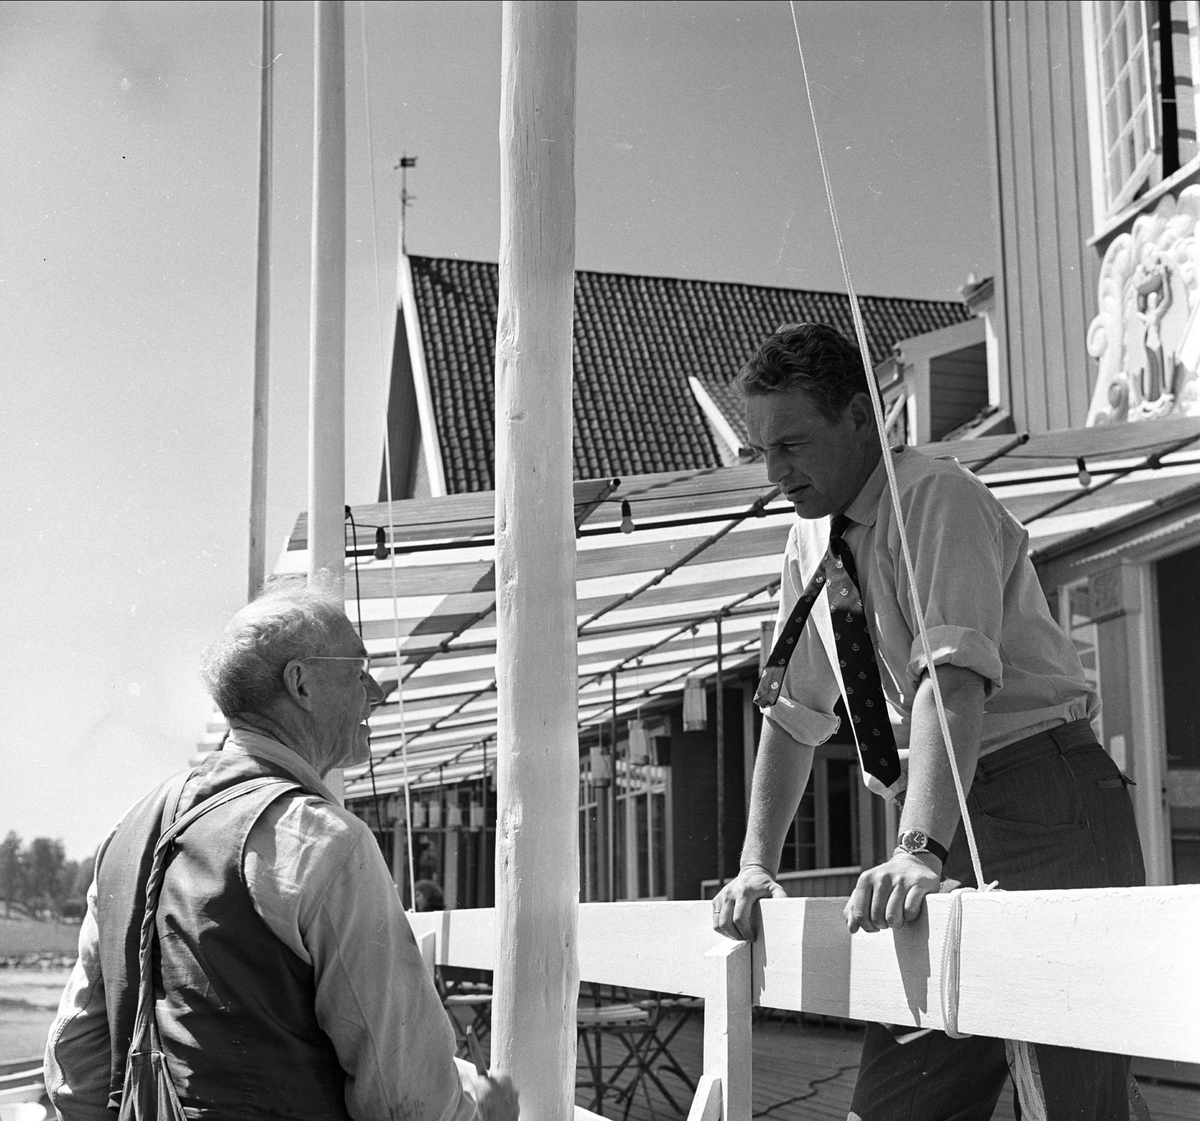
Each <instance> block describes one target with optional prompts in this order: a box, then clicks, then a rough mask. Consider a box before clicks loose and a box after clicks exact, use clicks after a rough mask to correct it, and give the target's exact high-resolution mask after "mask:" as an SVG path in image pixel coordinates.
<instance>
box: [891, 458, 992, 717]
mask: <svg viewBox="0 0 1200 1121" xmlns="http://www.w3.org/2000/svg"><path fill="white" fill-rule="evenodd" d="M982 489H983V488H982V486H981V484H979V483H978V482H977V481H976V480H974V479H972V478H970V477H968V476H966V475H965V473H955V474H949V473H947V474H943V475H937V476H926V477H924V478H921V479H920V480H918V482H917V483H916V485H914V486H913V487H911V488H909V489H908V490H907V491H906V492H905V494H904V495H903V496H902V499H901V509H902V510H903V511H904V518H905V526H906V533H907V537H908V542H909V548H910V550H911V554H912V561H913V570H914V573H915V576H916V582H917V592H918V596H919V599H920V602H921V603H922V604H923V605H924V614H925V626H926V630H927V635H928V639H929V647H930V653H931V655H932V661H933V664H934V665H935V666H937V665H953V666H961V667H963V668H964V669H969V670H973V671H974V672H975V673H977V674H979V676H980V677H982V678H983V679H984V683H985V695H989V696H990V695H991V694H992V693H993V692H995V691H996V690H998V689H999V688H1000V687H1001V686H1002V685H1003V683H1004V682H1003V667H1002V663H1001V658H1000V634H1001V629H1002V627H1003V624H1004V589H1005V584H1006V581H1007V576H1008V573H1007V572H1006V560H1005V551H1004V547H1003V542H1002V538H1001V528H1002V527H1001V524H1000V521H999V519H998V517H997V513H996V504H995V503H989V502H987V501H985V499H986V497H987V496H986V492H984V493H983V494H981V493H980V492H981V491H982ZM947 517H949V518H950V522H949V524H947ZM892 538H895V541H894V544H893V540H892ZM888 544H889V548H894V549H895V552H896V554H897V556H896V566H895V571H896V581H897V601H898V604H899V609H900V611H901V612H902V614H903V616H904V619H905V621H906V623H907V624H908V627H909V630H910V631H911V633H912V634H913V640H912V645H911V647H910V649H909V656H908V664H907V667H906V668H907V672H908V675H909V679H910V682H909V684H910V687H911V688H913V689H915V688H916V686H917V684H918V683H919V682H920V680H921V677H922V676H923V675H924V674H925V672H926V670H927V668H928V664H929V659H928V657H927V656H926V652H925V648H924V645H923V644H922V642H921V636H920V633H919V629H918V627H917V623H916V615H915V611H914V608H913V597H912V591H911V588H912V585H911V584H910V583H909V580H908V575H907V570H906V568H905V566H904V564H903V560H902V557H900V555H899V539H898V538H897V537H895V534H894V533H892V534H889V543H888Z"/></svg>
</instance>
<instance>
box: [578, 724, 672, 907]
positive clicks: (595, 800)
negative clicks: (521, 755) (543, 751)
mask: <svg viewBox="0 0 1200 1121" xmlns="http://www.w3.org/2000/svg"><path fill="white" fill-rule="evenodd" d="M619 746H621V747H623V746H624V745H623V744H620V745H619ZM606 758H610V757H606ZM655 758H656V759H657V758H661V756H660V755H659V752H658V749H657V747H656V748H655ZM613 771H615V772H616V773H615V776H614V775H613V774H612V772H613ZM667 772H668V768H667V766H666V765H665V764H664V763H660V762H657V761H651V760H646V761H642V762H638V761H633V760H630V759H628V758H626V757H624V756H623V755H622V756H619V757H618V758H617V760H616V764H615V766H613V765H612V764H611V762H607V763H606V764H605V765H604V766H603V767H601V766H599V765H598V763H597V761H596V759H595V758H594V757H593V756H591V755H584V756H583V757H582V758H581V759H580V773H579V862H580V881H581V882H580V899H582V900H584V901H593V902H594V901H598V900H606V899H610V898H614V899H664V898H666V895H667ZM614 786H615V789H614ZM610 815H611V818H610ZM610 820H611V822H612V829H611V835H610V829H609V821H610ZM610 854H611V858H612V868H611V869H610V868H609V858H610ZM610 875H611V883H612V885H613V893H612V895H610V894H609V883H610Z"/></svg>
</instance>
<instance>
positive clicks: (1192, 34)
mask: <svg viewBox="0 0 1200 1121" xmlns="http://www.w3.org/2000/svg"><path fill="white" fill-rule="evenodd" d="M985 13H986V14H985V23H986V53H987V81H988V96H989V110H990V112H989V126H990V136H989V140H990V143H991V146H992V150H993V152H994V159H995V176H994V180H993V189H994V203H995V208H996V213H997V215H998V226H997V250H998V270H997V277H996V286H995V311H994V321H995V324H996V331H997V337H998V347H997V362H998V375H999V383H1000V394H1001V397H1002V400H1003V403H1004V407H1005V409H1006V411H1007V412H1008V413H1009V414H1010V415H1011V418H1012V423H1013V426H1014V428H1015V430H1017V431H1029V432H1034V433H1037V432H1064V433H1065V432H1066V431H1067V430H1076V431H1079V430H1088V429H1095V428H1097V427H1101V426H1110V425H1118V424H1119V425H1134V424H1136V425H1141V426H1144V431H1145V434H1146V441H1145V443H1146V447H1147V448H1152V447H1154V446H1155V441H1156V440H1157V439H1159V433H1161V432H1163V431H1165V430H1166V429H1165V425H1166V424H1168V423H1169V422H1171V421H1172V420H1175V419H1176V418H1179V417H1195V416H1197V415H1200V401H1198V395H1197V376H1198V370H1200V319H1198V318H1197V308H1198V307H1200V272H1198V270H1197V263H1198V261H1200V243H1198V242H1197V232H1196V223H1197V219H1198V218H1200V150H1198V148H1197V142H1196V120H1197V105H1198V101H1197V98H1198V95H1200V85H1198V84H1197V82H1200V4H1197V3H1195V2H1194V0H1187V2H1183V0H1163V2H1142V0H1118V2H1110V0H1103V2H1090V0H1085V2H1083V3H1071V4H1061V3H1056V2H1053V0H1051V2H1046V0H1030V2H1024V0H1022V2H1010V0H993V2H991V3H989V4H987V5H986V8H985ZM1181 446H1190V444H1186V445H1181ZM1085 447H1086V441H1085V442H1084V443H1083V444H1081V445H1080V448H1085ZM1085 466H1086V464H1085ZM1083 469H1084V468H1081V471H1082V470H1083ZM1118 489H1119V488H1116V487H1114V488H1113V490H1114V491H1116V490H1118ZM1114 501H1115V499H1114ZM1035 560H1036V562H1037V563H1038V566H1039V571H1040V572H1041V575H1042V579H1043V584H1044V586H1045V588H1046V590H1047V593H1048V595H1049V597H1050V599H1051V602H1052V604H1053V605H1055V606H1056V608H1057V610H1058V612H1059V618H1060V620H1061V621H1062V622H1063V624H1064V626H1065V627H1066V628H1067V629H1068V631H1069V632H1070V633H1071V634H1072V635H1073V637H1074V638H1075V639H1076V642H1077V645H1078V646H1079V648H1080V650H1081V653H1082V654H1083V656H1084V659H1085V663H1086V664H1087V665H1088V667H1089V669H1090V672H1092V673H1093V674H1094V676H1095V679H1096V682H1097V684H1098V686H1099V688H1100V692H1101V696H1102V700H1103V712H1102V715H1101V718H1100V719H1101V728H1100V731H1101V735H1102V739H1103V742H1104V743H1105V745H1106V746H1107V747H1108V749H1109V751H1110V752H1111V753H1112V755H1113V756H1114V757H1115V758H1116V760H1117V762H1118V763H1119V764H1120V765H1121V766H1122V767H1123V768H1124V769H1125V771H1126V772H1127V774H1128V775H1129V776H1130V777H1131V778H1132V779H1133V780H1134V781H1135V782H1136V783H1137V785H1136V786H1135V787H1133V788H1132V793H1133V795H1134V801H1135V806H1136V809H1137V814H1138V821H1139V828H1140V830H1141V836H1142V843H1143V848H1144V850H1145V853H1146V858H1147V868H1148V873H1149V877H1150V882H1151V883H1155V884H1169V883H1185V882H1186V883H1194V882H1197V881H1200V689H1198V688H1197V681H1198V680H1200V678H1198V677H1197V673H1196V671H1197V670H1198V669H1200V665H1197V657H1196V653H1195V635H1196V634H1197V633H1200V497H1198V496H1197V495H1196V494H1195V492H1194V489H1193V490H1192V491H1190V492H1189V490H1188V489H1187V488H1183V489H1181V491H1180V492H1179V493H1178V494H1176V495H1175V496H1174V497H1173V498H1172V499H1171V500H1170V501H1167V502H1160V503H1156V504H1152V505H1151V506H1150V507H1148V508H1147V507H1143V508H1141V509H1139V510H1134V511H1131V512H1130V513H1129V515H1128V516H1126V517H1124V518H1122V519H1118V520H1117V521H1116V522H1114V523H1110V524H1108V525H1107V526H1105V527H1102V528H1099V529H1092V530H1090V531H1089V530H1086V529H1085V530H1083V531H1081V532H1079V533H1077V534H1075V535H1074V536H1073V537H1070V538H1068V539H1067V540H1065V541H1059V542H1056V543H1055V544H1054V545H1053V546H1052V547H1050V548H1047V549H1042V550H1041V551H1040V552H1039V553H1038V554H1036V555H1035Z"/></svg>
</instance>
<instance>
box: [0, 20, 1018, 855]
mask: <svg viewBox="0 0 1200 1121" xmlns="http://www.w3.org/2000/svg"><path fill="white" fill-rule="evenodd" d="M796 11H797V19H798V23H799V28H800V34H801V37H802V41H803V43H804V50H805V59H806V61H807V63H808V68H809V76H810V80H811V82H812V87H813V96H814V101H815V105H816V112H817V114H818V120H819V122H820V126H821V130H822V139H823V142H824V146H825V150H826V154H827V156H828V158H829V160H830V170H831V175H832V179H833V185H834V191H835V197H836V199H837V207H838V214H839V218H840V221H841V225H842V229H843V234H844V236H845V239H846V246H847V251H848V255H849V262H850V268H851V273H852V276H853V277H854V283H855V287H856V288H857V290H858V291H859V292H860V293H862V294H872V295H894V296H910V297H922V298H930V299H949V300H955V299H958V298H959V297H958V289H959V287H960V285H962V284H963V282H964V281H965V280H966V278H967V275H968V274H969V273H972V272H973V273H975V274H976V275H977V276H979V277H983V276H987V275H991V274H992V272H993V271H994V268H995V261H996V259H997V250H996V223H995V217H994V204H993V199H992V186H991V174H992V173H991V170H990V168H991V164H990V159H989V155H988V145H987V127H986V90H985V87H984V73H985V70H984V39H983V34H984V32H983V12H982V6H981V4H980V3H979V2H978V0H953V2H948V3H944V2H941V0H936V2H935V0H920V2H910V3H905V2H896V0H887V2H884V3H877V2H851V0H838V2H836V3H824V2H810V3H797V5H796ZM276 12H277V15H276V40H275V52H276V58H275V63H274V65H275V76H274V81H275V145H274V154H273V165H272V166H273V169H274V176H275V179H274V189H273V206H274V209H273V215H274V217H273V223H274V226H273V236H272V243H271V253H272V333H271V398H270V436H269V453H268V459H269V462H268V472H269V475H268V484H267V485H268V491H267V502H268V526H267V542H268V555H269V558H273V557H275V556H276V555H277V554H278V551H279V550H280V549H281V548H282V546H283V543H284V541H285V540H286V537H287V534H288V533H289V531H290V530H291V528H292V526H293V524H294V522H295V519H296V516H297V514H298V513H299V512H300V511H301V510H302V509H303V507H304V504H305V502H306V496H307V450H306V439H307V423H308V420H307V409H308V405H307V394H308V346H309V323H308V307H309V284H310V280H309V256H310V248H309V235H310V229H311V192H312V114H313V107H312V69H313V63H312V20H313V12H312V6H311V4H309V3H307V2H303V0H296V2H286V0H281V2H280V3H278V4H277V6H276ZM345 13H346V45H347V91H346V101H347V185H348V204H347V232H348V242H349V248H348V260H347V369H346V381H347V402H346V426H347V463H346V478H347V483H346V485H347V494H346V497H347V501H349V502H352V503H357V502H371V501H374V500H375V498H376V488H377V485H378V478H379V469H380V462H381V456H382V425H383V416H384V408H385V402H386V383H385V376H384V370H385V368H386V366H385V363H386V355H387V354H388V353H389V352H390V348H391V341H392V340H391V335H392V329H393V321H394V293H395V285H396V254H397V240H398V237H397V234H398V209H399V203H398V193H399V176H398V173H397V172H396V171H395V170H394V165H395V163H396V160H397V158H398V157H399V156H400V154H401V153H407V154H408V155H415V156H417V157H418V163H417V167H416V169H415V170H414V171H413V172H410V178H409V190H410V191H411V192H412V193H413V194H414V195H415V196H416V201H415V204H414V206H413V208H412V210H410V212H409V214H408V218H407V223H408V225H407V244H408V249H409V251H410V252H411V253H414V254H421V255H427V256H444V257H450V256H459V257H463V258H467V259H473V260H490V261H494V260H496V256H497V245H498V240H499V228H500V214H499V147H498V140H497V133H498V122H499V91H500V26H501V22H500V21H501V8H500V4H499V3H492V2H490V0H475V2H468V3H449V2H447V3H367V4H366V5H365V9H364V5H363V4H362V3H361V2H359V0H350V2H348V3H347V4H346V6H345ZM260 19H261V16H260V8H259V5H258V4H253V3H248V2H242V3H186V2H178V0H173V2H169V3H162V2H149V3H124V2H116V0H104V2H97V3H62V2H52V3H46V2H41V3H21V2H19V0H6V2H5V3H4V4H2V5H0V121H3V124H2V125H0V157H2V159H3V166H4V168H5V174H4V175H3V176H0V215H2V216H3V220H2V221H0V379H2V380H0V385H2V386H3V394H2V396H0V511H2V512H3V518H4V524H5V525H6V526H7V529H6V530H5V531H4V532H3V538H2V542H3V547H2V548H0V609H2V611H3V618H4V621H5V625H4V627H3V631H2V632H0V634H2V635H3V641H0V836H3V835H4V834H6V833H7V832H8V831H9V830H15V831H16V832H17V833H18V834H20V835H21V836H22V838H23V839H24V840H25V841H26V842H28V841H29V840H30V839H31V838H33V837H35V836H48V837H56V838H60V839H61V840H62V841H63V842H64V845H65V846H66V850H67V855H68V857H70V858H72V859H82V858H83V857H84V856H86V855H88V854H89V853H90V852H91V851H93V850H94V848H95V846H96V845H97V844H98V843H99V842H100V841H101V840H102V838H103V837H104V835H105V833H106V832H107V830H108V829H109V828H110V827H111V826H112V824H113V823H114V822H115V821H116V819H117V818H118V817H119V816H120V815H121V814H122V813H123V812H124V810H125V809H126V808H128V807H129V806H130V805H131V804H132V803H133V802H135V801H136V800H137V799H138V798H139V797H141V796H142V794H144V793H145V792H146V791H148V790H149V789H150V788H151V786H153V785H154V783H156V782H158V781H160V780H161V779H164V778H166V777H167V776H168V775H170V774H172V773H173V772H175V771H177V770H179V769H180V768H182V767H183V766H185V765H186V764H187V761H188V759H189V757H190V756H191V755H192V753H193V752H194V751H195V748H196V745H197V743H198V742H199V741H200V739H201V737H202V735H203V732H204V726H205V723H206V721H207V719H208V716H209V713H210V711H211V702H210V701H209V699H208V698H207V696H206V695H205V693H204V691H203V688H202V687H201V685H200V683H199V680H198V678H197V672H196V667H197V665H198V663H199V659H200V656H201V654H202V652H203V650H204V648H205V646H206V645H207V643H208V642H209V641H210V640H211V639H212V638H213V637H215V635H216V633H217V632H218V631H219V629H220V627H221V626H222V624H223V623H224V621H225V620H226V619H227V618H228V617H229V615H230V614H232V613H233V612H234V611H236V610H237V609H238V607H240V606H241V605H242V603H244V601H245V595H246V581H247V577H246V567H247V560H246V557H247V540H248V516H249V515H248V511H249V490H250V433H251V428H250V421H251V392H252V386H253V360H254V278H255V222H256V208H257V189H258V188H257V183H258V178H257V176H258V172H257V153H258V114H259V75H260V71H259V54H260V41H259V29H260ZM364 21H365V35H364ZM576 113H577V119H576V185H577V221H576V265H577V267H579V268H582V269H595V270H601V271H612V272H623V273H640V274H648V275H658V276H672V277H687V278H697V279H704V280H725V281H742V282H748V283H755V284H765V285H774V286H780V287H794V288H810V289H820V290H829V291H832V290H843V282H842V276H841V268H840V265H839V263H838V258H837V252H836V248H835V244H834V240H833V235H832V232H831V227H830V221H829V213H828V209H827V206H826V203H825V196H824V189H823V186H822V183H821V178H820V171H819V168H818V165H817V157H816V148H815V143H814V139H813V132H812V125H811V122H810V119H809V115H808V109H807V104H806V101H805V95H804V85H803V80H802V77H801V71H800V64H799V58H798V54H797V50H796V42H795V38H794V33H793V28H792V19H791V13H790V10H789V6H788V4H787V3H786V2H782V0H770V2H761V3H759V2H754V3H732V2H728V3H727V2H716V0H707V2H705V3H695V2H693V3H645V2H624V0H602V2H597V0H583V2H581V3H580V4H579V16H578V77H577V102H576ZM714 329H718V330H719V325H714Z"/></svg>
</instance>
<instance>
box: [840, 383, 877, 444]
mask: <svg viewBox="0 0 1200 1121" xmlns="http://www.w3.org/2000/svg"><path fill="white" fill-rule="evenodd" d="M846 408H847V409H848V410H849V412H850V419H851V420H852V421H853V422H854V428H855V431H857V432H859V433H862V434H864V435H865V434H866V433H874V431H875V410H874V409H873V408H872V407H871V398H870V397H869V396H868V395H867V394H866V393H863V392H859V393H856V394H855V395H854V396H853V397H851V398H850V404H849V405H847V406H846Z"/></svg>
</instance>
